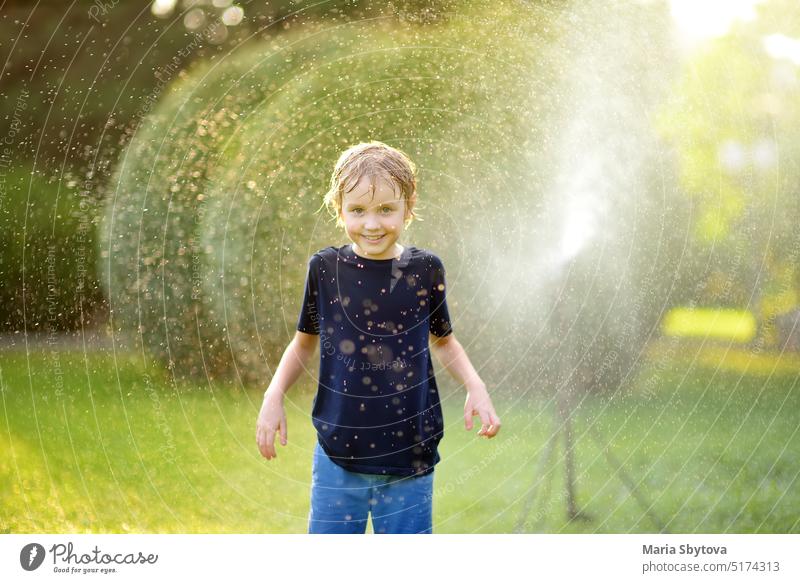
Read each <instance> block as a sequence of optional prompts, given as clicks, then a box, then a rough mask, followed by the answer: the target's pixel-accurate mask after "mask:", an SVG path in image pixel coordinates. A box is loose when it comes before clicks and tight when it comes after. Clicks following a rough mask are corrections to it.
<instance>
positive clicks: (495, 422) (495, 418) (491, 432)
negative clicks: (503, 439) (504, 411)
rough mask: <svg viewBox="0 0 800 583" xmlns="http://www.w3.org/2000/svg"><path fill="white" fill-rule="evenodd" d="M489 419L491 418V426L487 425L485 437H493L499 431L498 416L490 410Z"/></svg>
mask: <svg viewBox="0 0 800 583" xmlns="http://www.w3.org/2000/svg"><path fill="white" fill-rule="evenodd" d="M490 419H491V422H492V424H491V426H490V427H489V432H488V433H487V434H486V436H487V437H494V436H495V435H497V432H498V431H500V426H501V423H500V418H499V417H498V416H497V414H496V413H495V412H494V411H490Z"/></svg>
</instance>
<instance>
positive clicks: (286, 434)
mask: <svg viewBox="0 0 800 583" xmlns="http://www.w3.org/2000/svg"><path fill="white" fill-rule="evenodd" d="M280 429H281V445H286V442H287V440H288V439H289V429H288V428H287V427H286V417H284V418H283V419H281V427H280Z"/></svg>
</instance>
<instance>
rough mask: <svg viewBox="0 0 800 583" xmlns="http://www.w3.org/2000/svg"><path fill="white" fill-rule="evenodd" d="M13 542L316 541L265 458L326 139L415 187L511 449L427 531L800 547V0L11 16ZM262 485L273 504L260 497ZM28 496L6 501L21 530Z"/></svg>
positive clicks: (440, 501)
mask: <svg viewBox="0 0 800 583" xmlns="http://www.w3.org/2000/svg"><path fill="white" fill-rule="evenodd" d="M0 27H2V32H3V34H2V40H0V43H2V44H1V45H0V46H2V59H3V74H2V91H1V92H0V95H1V96H2V100H1V101H0V107H2V115H0V136H2V143H0V225H1V227H0V237H2V242H1V243H0V275H2V281H3V285H2V288H0V294H2V298H1V299H0V391H1V392H2V396H3V401H2V403H3V408H4V415H3V416H2V419H3V421H0V423H2V424H3V425H4V427H3V431H0V434H2V437H0V451H2V456H0V478H1V479H2V481H3V482H4V483H6V484H8V487H6V488H3V489H2V492H0V508H2V510H3V511H2V512H0V529H2V531H3V532H23V531H27V532H304V531H305V520H306V514H307V510H308V502H307V497H308V496H307V494H308V486H309V476H310V460H311V455H310V452H311V448H312V447H313V444H314V440H315V435H314V433H313V428H312V426H311V423H310V419H309V415H310V411H311V402H312V400H313V397H314V393H315V390H316V382H317V379H316V372H315V370H311V371H309V374H308V375H306V376H305V378H304V379H303V380H302V382H300V383H299V384H298V386H297V387H296V388H295V389H293V390H292V392H290V394H289V395H288V397H287V399H288V401H287V413H288V414H289V418H290V420H289V424H290V443H289V446H288V447H287V448H285V449H281V450H280V451H279V456H280V457H279V459H278V460H277V462H271V463H267V462H265V460H263V459H262V458H260V456H259V455H258V452H257V449H256V447H255V445H254V444H253V439H252V433H253V429H254V425H255V417H256V415H257V413H258V408H259V407H260V401H261V393H262V392H263V390H264V389H265V388H266V386H267V384H268V383H269V379H270V378H271V374H272V371H274V368H275V366H276V365H277V362H278V360H279V358H280V355H281V352H282V350H283V349H284V348H285V346H286V343H287V342H288V341H289V340H290V339H291V337H292V335H293V333H294V326H295V323H296V321H297V315H298V313H299V308H300V300H301V294H302V290H303V283H304V277H305V271H306V265H307V260H308V257H309V256H310V255H311V254H313V253H314V252H315V251H316V250H318V249H320V248H322V247H326V246H328V245H342V244H344V243H346V242H347V241H346V238H345V237H344V235H343V233H342V232H341V231H339V230H337V228H336V227H335V224H334V223H333V222H332V221H331V219H330V217H329V216H328V215H327V214H326V213H325V212H324V211H320V210H319V207H320V204H321V201H322V195H323V194H324V192H325V191H326V189H327V183H328V181H329V177H330V172H331V170H332V168H333V164H334V163H335V161H336V159H337V158H338V155H339V153H340V152H341V151H342V150H344V149H345V148H346V147H348V146H350V145H352V144H354V143H357V142H361V141H368V140H373V139H376V140H381V141H384V142H386V143H389V144H391V145H393V146H395V147H398V148H400V149H402V150H403V151H405V152H407V153H408V154H409V155H410V157H411V158H412V159H413V160H414V161H415V162H416V163H417V165H418V168H419V176H418V182H419V194H420V204H421V208H420V213H419V214H420V215H421V217H422V219H423V220H422V221H419V222H415V223H414V224H412V225H411V227H410V229H409V230H408V232H407V234H406V235H405V237H406V239H405V241H406V242H407V243H408V244H413V245H416V246H418V247H424V248H428V249H431V250H433V251H434V252H435V253H436V254H437V255H439V256H440V257H441V258H442V259H443V261H444V264H445V266H446V268H447V278H448V303H449V306H450V312H451V315H452V316H453V318H454V321H453V328H454V331H455V333H456V335H457V336H458V338H459V339H460V341H461V343H462V344H464V346H465V347H466V349H467V352H468V354H469V355H470V357H471V359H472V361H473V363H474V364H475V365H476V367H477V368H478V369H479V370H480V373H481V376H482V377H483V378H484V380H485V381H486V382H487V384H488V385H489V388H490V391H491V392H492V395H493V398H494V399H495V404H496V406H497V409H498V413H499V414H500V416H501V418H502V419H503V425H504V426H503V432H502V434H501V437H500V438H498V439H496V440H493V441H492V442H483V441H482V440H475V439H474V436H471V435H469V434H465V432H464V430H463V429H461V426H460V424H461V423H462V422H463V421H462V408H463V398H464V392H463V388H461V387H458V386H457V384H456V383H455V382H454V381H453V380H452V379H450V378H448V377H446V374H445V373H444V370H443V369H442V367H439V366H438V363H435V364H436V365H437V373H438V374H437V378H438V379H439V380H440V381H439V382H440V390H441V393H442V405H443V407H444V413H445V424H446V428H447V429H446V433H445V439H444V441H443V442H442V444H441V446H440V451H441V452H442V459H443V461H442V462H441V464H440V465H439V466H437V482H436V498H435V503H434V511H435V517H434V530H435V531H436V532H798V531H800V514H798V512H797V508H798V505H799V504H800V494H798V492H800V488H798V476H800V464H798V461H797V460H798V454H800V442H799V441H798V437H799V436H798V433H797V428H798V426H799V425H800V423H799V422H800V413H798V411H800V389H798V387H797V379H798V375H800V307H799V304H800V300H799V298H798V288H799V287H800V271H799V269H800V233H798V230H797V228H796V225H797V222H798V219H800V186H799V185H800V163H798V160H800V99H798V98H799V97H800V7H798V5H797V3H796V1H795V0H737V1H735V2H733V1H729V2H724V1H722V0H695V1H689V0H625V1H623V0H591V1H588V2H587V1H581V2H577V1H570V0H528V1H524V0H514V1H512V0H504V1H501V2H488V1H481V0H474V1H473V0H464V1H456V0H441V1H439V0H404V1H396V2H392V3H384V2H374V1H368V0H352V1H337V0H329V1H322V2H303V1H300V0H298V1H289V0H287V1H282V2H257V1H234V0H154V1H152V2H150V1H144V0H142V1H129V2H119V1H118V0H107V1H102V0H94V1H93V2H88V1H85V0H80V1H77V0H76V1H74V2H71V3H70V2H59V3H46V4H42V3H34V2H14V1H11V2H8V1H7V2H4V3H3V4H2V6H0ZM265 492H268V495H267V494H265ZM12 509H13V510H12Z"/></svg>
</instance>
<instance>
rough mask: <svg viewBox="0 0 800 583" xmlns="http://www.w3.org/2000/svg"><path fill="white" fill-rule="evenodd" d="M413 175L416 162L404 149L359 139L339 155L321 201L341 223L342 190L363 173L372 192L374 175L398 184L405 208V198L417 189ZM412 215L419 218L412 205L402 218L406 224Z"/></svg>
mask: <svg viewBox="0 0 800 583" xmlns="http://www.w3.org/2000/svg"><path fill="white" fill-rule="evenodd" d="M416 175H417V167H416V165H415V164H414V163H413V162H412V161H411V158H409V157H408V155H406V154H405V153H404V152H402V151H400V150H398V149H397V148H392V147H391V146H387V145H386V144H384V143H383V142H377V141H372V142H362V143H360V144H356V145H355V146H351V147H349V148H348V149H347V150H345V151H344V152H343V153H342V155H341V156H339V160H338V161H337V162H336V166H334V168H333V174H332V175H331V184H330V188H329V189H328V192H326V193H325V198H324V200H323V204H324V205H325V206H326V207H327V208H328V211H329V212H330V213H331V216H332V217H333V218H335V219H336V224H337V225H338V226H340V227H341V226H343V225H344V223H343V222H342V217H341V212H342V200H343V198H344V193H345V192H350V191H351V190H353V189H354V188H355V187H356V185H357V184H358V181H359V180H361V179H362V178H363V177H364V176H367V177H369V179H370V181H371V182H372V185H373V196H374V194H375V192H374V184H375V180H376V179H384V180H388V181H389V182H390V183H391V184H392V185H396V186H399V187H400V192H401V194H402V196H403V200H405V202H406V208H407V209H408V208H409V207H408V202H409V200H410V199H411V197H412V196H414V193H416V191H417V177H416ZM415 206H416V205H415ZM414 219H418V220H422V219H421V218H420V217H419V215H417V214H416V213H415V212H414V209H413V208H412V209H411V210H410V211H409V216H408V217H407V218H406V219H405V222H406V226H408V225H409V224H410V223H411V221H413V220H414Z"/></svg>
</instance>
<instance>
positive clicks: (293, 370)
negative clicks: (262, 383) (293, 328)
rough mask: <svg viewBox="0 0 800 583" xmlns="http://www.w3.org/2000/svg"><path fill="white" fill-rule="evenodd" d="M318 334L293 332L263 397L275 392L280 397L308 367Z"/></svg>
mask: <svg viewBox="0 0 800 583" xmlns="http://www.w3.org/2000/svg"><path fill="white" fill-rule="evenodd" d="M318 345H319V336H317V335H316V334H306V333H305V332H299V331H298V332H295V334H294V338H292V341H291V342H289V345H288V346H287V347H286V350H284V351H283V356H281V361H280V363H279V364H278V368H277V369H276V370H275V375H274V376H273V377H272V380H271V381H270V383H269V387H268V388H267V391H266V393H264V397H265V398H266V396H267V393H271V394H273V393H277V394H280V396H281V397H282V396H283V395H285V394H286V392H287V391H288V390H289V389H290V388H291V386H292V385H293V384H294V383H295V382H296V381H297V379H298V378H299V377H300V375H301V374H303V371H305V370H307V369H308V364H309V362H310V361H311V357H312V356H314V353H315V352H316V351H317V346H318Z"/></svg>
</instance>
